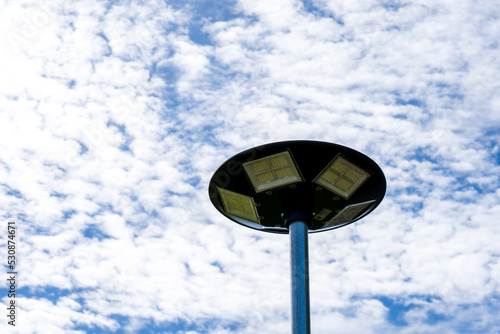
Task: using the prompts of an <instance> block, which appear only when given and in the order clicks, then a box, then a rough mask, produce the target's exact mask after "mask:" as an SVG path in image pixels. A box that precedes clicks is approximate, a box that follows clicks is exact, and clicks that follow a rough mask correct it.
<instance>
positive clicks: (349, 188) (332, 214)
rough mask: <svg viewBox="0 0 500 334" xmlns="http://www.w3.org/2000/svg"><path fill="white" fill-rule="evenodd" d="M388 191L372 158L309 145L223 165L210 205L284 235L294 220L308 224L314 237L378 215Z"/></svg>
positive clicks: (242, 156) (275, 148)
mask: <svg viewBox="0 0 500 334" xmlns="http://www.w3.org/2000/svg"><path fill="white" fill-rule="evenodd" d="M385 191H386V181H385V177H384V174H383V172H382V170H381V169H380V167H379V166H378V165H377V164H376V163H375V162H374V161H373V160H372V159H370V158H369V157H367V156H366V155H364V154H362V153H360V152H358V151H356V150H353V149H351V148H348V147H345V146H341V145H337V144H332V143H327V142H319V141H309V140H300V141H284V142H276V143H270V144H266V145H262V146H258V147H254V148H251V149H248V150H246V151H244V152H241V153H239V154H237V155H235V156H233V157H232V158H230V159H229V160H227V161H226V162H224V163H223V164H222V165H221V166H220V167H219V168H218V169H217V171H216V172H215V173H214V175H213V176H212V179H211V180H210V184H209V196H210V200H211V201H212V203H213V205H214V206H215V207H216V208H217V210H219V211H220V212H221V213H222V214H223V215H224V216H226V217H227V218H229V219H231V220H233V221H234V222H236V223H239V224H241V225H244V226H247V227H250V228H253V229H257V230H260V231H264V232H271V233H282V234H288V228H287V226H288V225H287V224H288V223H289V221H290V220H292V219H293V217H301V218H300V219H301V220H306V222H307V223H308V225H309V233H315V232H322V231H327V230H331V229H335V228H339V227H342V226H345V225H348V224H351V223H353V222H355V221H357V220H359V219H361V218H362V217H364V216H366V215H367V214H368V213H370V212H371V211H373V210H374V209H375V208H376V207H377V206H378V205H379V204H380V202H381V201H382V199H383V197H384V194H385ZM297 211H298V212H300V214H299V215H298V216H297V215H296V214H295V212H297Z"/></svg>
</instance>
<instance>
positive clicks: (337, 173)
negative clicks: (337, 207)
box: [314, 155, 370, 199]
mask: <svg viewBox="0 0 500 334" xmlns="http://www.w3.org/2000/svg"><path fill="white" fill-rule="evenodd" d="M369 176H370V174H369V173H368V172H366V171H364V170H362V169H361V168H359V167H357V166H356V165H354V164H352V163H350V162H349V161H347V160H346V159H344V158H343V157H342V156H340V155H338V156H337V157H336V158H335V159H333V161H332V162H331V163H330V165H328V167H327V168H325V169H324V170H323V172H321V174H320V175H318V176H317V177H316V179H315V180H314V183H316V184H319V185H320V186H323V187H325V188H326V189H328V190H330V191H331V192H333V193H334V194H337V195H339V196H341V197H343V198H345V199H348V198H349V197H351V195H352V194H353V193H354V192H355V191H356V190H357V189H358V188H359V187H360V186H361V185H362V184H363V183H365V181H366V180H367V179H368V177H369Z"/></svg>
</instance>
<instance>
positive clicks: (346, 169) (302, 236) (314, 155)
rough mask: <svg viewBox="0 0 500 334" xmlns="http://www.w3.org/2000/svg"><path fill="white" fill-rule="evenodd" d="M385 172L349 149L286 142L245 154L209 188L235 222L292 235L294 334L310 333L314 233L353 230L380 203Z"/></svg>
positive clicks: (214, 178)
mask: <svg viewBox="0 0 500 334" xmlns="http://www.w3.org/2000/svg"><path fill="white" fill-rule="evenodd" d="M385 190H386V181H385V177H384V174H383V172H382V170H381V169H380V167H379V166H378V165H377V164H376V163H375V162H374V161H373V160H371V159H370V158H369V157H367V156H366V155H364V154H362V153H360V152H358V151H355V150H353V149H351V148H348V147H345V146H341V145H337V144H332V143H326V142H319V141H284V142H276V143H270V144H266V145H262V146H258V147H254V148H251V149H249V150H246V151H244V152H241V153H239V154H237V155H235V156H233V157H232V158H230V159H229V160H227V161H226V162H224V163H223V164H222V165H221V166H220V167H219V168H218V169H217V171H216V172H215V173H214V175H213V176H212V179H211V180H210V183H209V196H210V200H211V201H212V204H213V205H214V206H215V207H216V208H217V210H219V211H220V212H221V213H222V214H223V215H224V216H226V217H227V218H229V219H231V220H233V221H234V222H236V223H238V224H241V225H244V226H246V227H249V228H252V229H256V230H259V231H262V232H270V233H280V234H289V235H290V267H291V288H292V289H291V295H292V333H293V334H304V333H310V331H311V330H310V327H311V325H310V324H311V321H310V305H309V260H308V233H316V232H322V231H328V230H332V229H336V228H339V227H342V226H345V225H348V224H351V223H353V222H355V221H357V220H359V219H361V218H362V217H364V216H366V215H367V214H369V213H370V212H371V211H373V210H374V209H375V208H376V207H377V206H378V205H379V204H380V202H381V201H382V199H383V197H384V194H385Z"/></svg>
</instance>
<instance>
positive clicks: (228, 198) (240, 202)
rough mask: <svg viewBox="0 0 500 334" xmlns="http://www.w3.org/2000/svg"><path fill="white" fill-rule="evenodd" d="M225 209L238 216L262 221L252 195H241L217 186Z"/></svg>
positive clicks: (257, 221) (256, 221)
mask: <svg viewBox="0 0 500 334" xmlns="http://www.w3.org/2000/svg"><path fill="white" fill-rule="evenodd" d="M217 190H218V191H219V195H220V198H221V199H222V204H223V206H224V211H226V212H227V213H229V214H231V215H235V216H236V217H240V218H243V219H247V220H250V221H253V222H255V223H260V220H259V214H258V213H257V206H256V205H255V201H254V199H253V198H252V197H250V196H245V195H241V194H238V193H235V192H233V191H229V190H226V189H222V188H219V187H217Z"/></svg>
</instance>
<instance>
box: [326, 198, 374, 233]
mask: <svg viewBox="0 0 500 334" xmlns="http://www.w3.org/2000/svg"><path fill="white" fill-rule="evenodd" d="M373 203H375V201H374V200H373V201H367V202H363V203H357V204H351V205H348V206H346V207H345V208H344V209H342V211H340V212H339V213H337V214H336V215H335V217H333V218H332V219H330V220H329V221H327V222H326V223H325V225H323V228H325V227H332V226H336V225H341V224H345V223H350V222H351V221H352V220H353V219H354V218H356V217H357V216H358V215H359V214H360V213H362V212H363V210H365V209H366V208H367V207H368V206H370V205H372V204H373Z"/></svg>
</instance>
